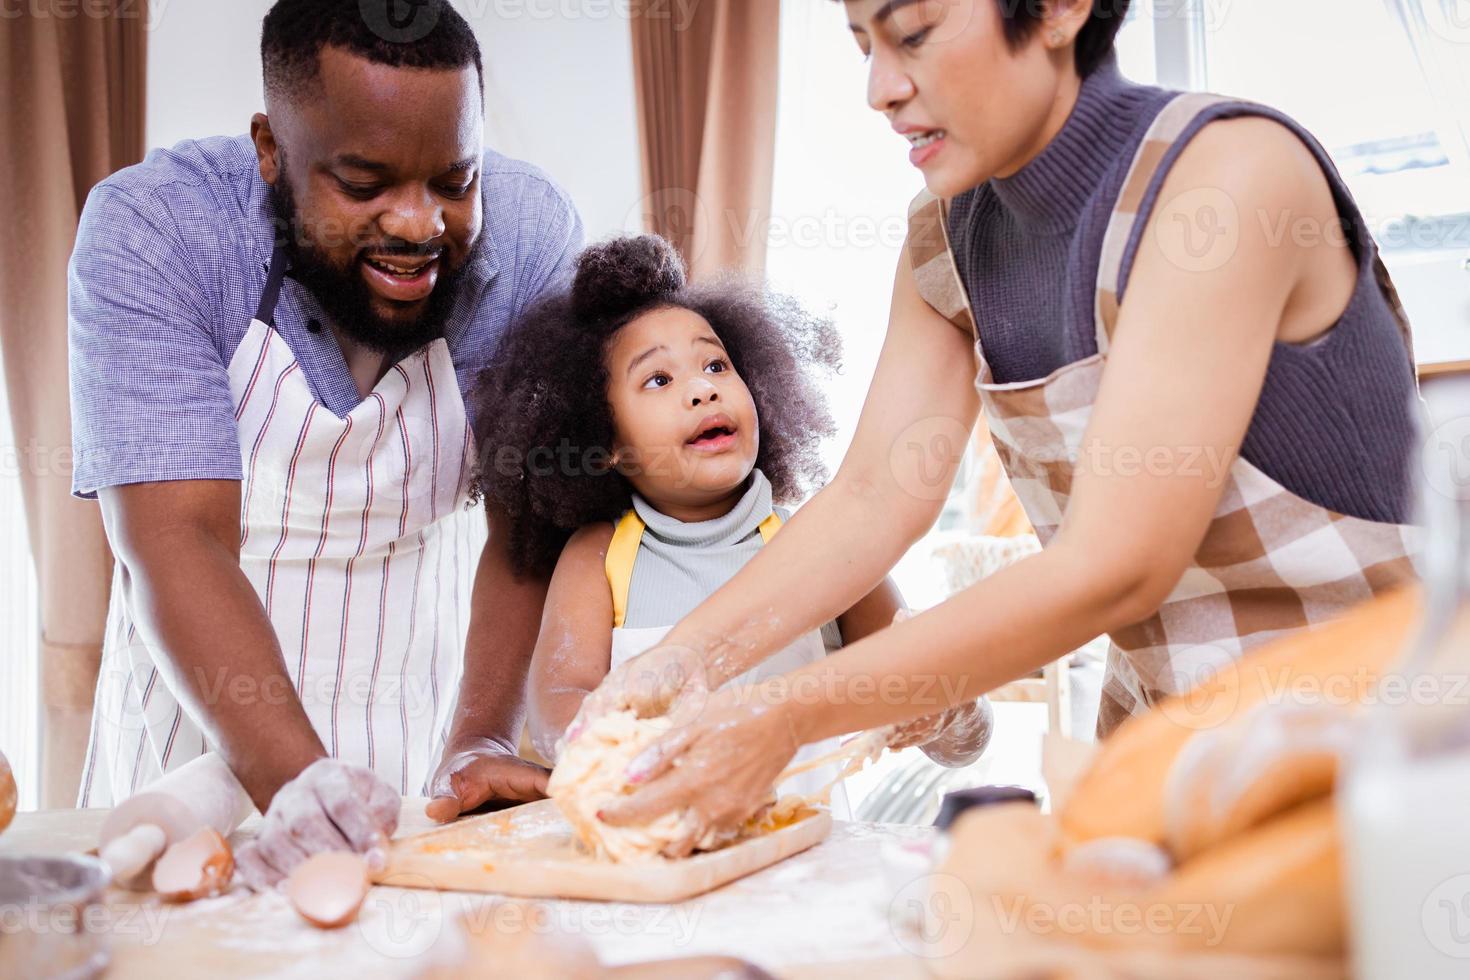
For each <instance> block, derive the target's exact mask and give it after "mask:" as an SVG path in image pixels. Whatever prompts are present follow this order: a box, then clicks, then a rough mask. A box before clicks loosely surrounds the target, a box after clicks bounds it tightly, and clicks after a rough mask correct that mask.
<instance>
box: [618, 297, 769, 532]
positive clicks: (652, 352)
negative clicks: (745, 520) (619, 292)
mask: <svg viewBox="0 0 1470 980" xmlns="http://www.w3.org/2000/svg"><path fill="white" fill-rule="evenodd" d="M606 358H607V367H608V392H607V397H608V404H609V405H610V406H611V407H612V413H613V431H614V445H613V451H614V453H615V454H616V457H617V460H618V464H619V466H620V468H621V470H622V472H623V473H624V474H626V475H627V476H628V479H629V480H630V482H632V484H633V486H634V488H635V489H636V490H637V491H638V492H639V493H640V494H641V495H642V496H643V497H645V498H646V499H647V500H649V501H650V502H651V503H653V504H654V505H655V506H658V507H660V508H664V507H675V508H698V507H703V506H708V505H710V504H713V503H716V502H719V501H721V500H723V499H725V498H727V497H729V496H730V495H731V494H732V493H734V492H736V491H738V490H740V488H741V487H742V485H743V484H744V483H745V479H746V477H748V476H749V475H750V472H751V470H752V469H754V468H755V461H756V456H757V454H758V453H759V451H760V424H759V419H758V418H757V415H756V411H755V401H754V399H752V398H751V396H750V389H748V388H746V387H745V382H744V381H742V380H740V375H739V374H737V373H736V372H735V367H734V365H732V364H731V363H730V357H729V355H728V354H726V353H725V347H724V345H723V344H721V343H720V338H719V337H717V336H716V335H715V332H714V330H713V329H712V328H711V327H710V325H709V322H708V321H706V320H705V319H704V317H702V316H700V315H699V314H698V313H695V312H694V311H692V310H686V309H683V308H680V307H665V308H663V309H659V310H654V311H652V312H650V313H645V314H644V315H642V316H640V317H638V318H637V319H636V320H633V321H632V322H631V323H629V324H628V325H627V326H625V327H623V328H622V329H621V330H619V331H618V332H617V333H616V334H614V335H613V338H612V340H611V341H610V342H609V344H608V349H607V353H606ZM675 516H677V515H675Z"/></svg>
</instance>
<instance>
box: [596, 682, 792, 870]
mask: <svg viewBox="0 0 1470 980" xmlns="http://www.w3.org/2000/svg"><path fill="white" fill-rule="evenodd" d="M773 690H774V689H773V688H772V687H771V686H770V685H761V686H760V687H757V688H754V689H751V688H727V689H726V690H724V691H721V692H719V693H718V694H715V695H712V696H711V697H710V699H709V702H708V704H706V705H705V709H704V710H703V711H702V712H700V713H699V715H698V717H695V718H691V719H690V720H689V721H688V722H687V723H686V724H684V725H683V726H682V727H680V728H677V729H676V730H674V731H673V732H671V733H670V734H668V735H666V736H665V737H664V738H662V739H660V740H659V741H658V742H656V743H654V744H653V745H652V746H650V747H649V748H648V749H646V750H645V751H644V752H643V753H642V754H641V755H639V756H638V757H637V758H635V759H634V760H633V762H632V763H631V764H629V766H628V778H629V781H630V782H632V783H635V784H639V783H641V784H644V785H643V786H642V788H641V789H639V790H638V791H637V792H635V793H633V795H631V796H629V797H627V798H626V799H624V800H621V801H619V802H618V803H616V804H614V805H612V806H610V807H608V808H607V809H606V810H604V811H603V812H602V814H601V816H602V819H603V821H604V822H606V823H608V824H610V825H611V826H614V827H623V826H637V825H641V824H645V823H648V822H649V821H651V820H654V819H656V818H657V817H659V816H660V815H662V814H664V813H668V812H670V811H679V810H686V809H687V810H688V811H689V812H690V814H691V815H692V818H693V819H692V820H690V821H689V823H690V825H691V828H690V833H689V835H688V836H687V838H686V839H685V840H683V841H679V842H677V843H676V844H675V845H674V846H673V847H671V848H669V849H667V850H666V852H665V853H669V854H670V856H678V857H682V856H684V855H687V854H688V853H689V852H690V851H691V850H693V848H694V845H695V842H697V841H699V840H700V839H701V838H704V837H706V835H709V834H710V833H711V832H713V834H714V835H715V836H720V835H723V834H728V833H732V832H734V831H736V830H738V829H739V827H740V826H741V825H742V824H743V823H745V821H747V820H749V819H750V818H751V817H752V816H753V815H754V814H755V813H756V812H757V811H758V810H759V809H760V808H761V807H762V806H764V805H765V804H767V803H769V802H770V800H771V794H772V791H773V789H774V788H775V785H776V778H777V777H778V776H780V775H781V772H782V771H783V770H784V769H785V768H786V766H787V765H788V764H789V763H790V762H791V758H792V756H794V755H795V754H796V750H797V749H798V748H799V747H800V742H799V740H798V738H797V735H796V728H795V726H794V724H793V712H794V710H795V708H794V706H793V705H792V704H791V703H790V702H788V701H786V700H785V699H783V698H778V697H776V696H775V695H774V694H773V693H772V692H773Z"/></svg>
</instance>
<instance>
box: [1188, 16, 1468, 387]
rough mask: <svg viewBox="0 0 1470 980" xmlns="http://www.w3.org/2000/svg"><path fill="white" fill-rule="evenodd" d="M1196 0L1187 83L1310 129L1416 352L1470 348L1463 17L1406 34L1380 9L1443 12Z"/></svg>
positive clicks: (1449, 356)
mask: <svg viewBox="0 0 1470 980" xmlns="http://www.w3.org/2000/svg"><path fill="white" fill-rule="evenodd" d="M1200 2H1202V3H1203V5H1204V14H1203V16H1200V17H1197V18H1195V19H1194V21H1193V25H1192V26H1193V28H1194V30H1195V32H1196V33H1197V35H1198V39H1199V43H1198V44H1197V45H1196V46H1195V49H1196V50H1198V51H1200V52H1202V59H1203V64H1202V65H1201V66H1200V67H1199V70H1198V71H1197V72H1196V77H1197V78H1198V79H1199V80H1200V81H1201V82H1202V86H1201V87H1203V88H1206V89H1209V90H1211V91H1215V92H1223V93H1225V94H1228V95H1236V96H1241V97H1243V98H1247V99H1252V100H1255V101H1258V102H1265V103H1268V104H1270V105H1273V106H1275V107H1277V108H1279V109H1281V110H1282V111H1284V112H1286V113H1288V114H1290V115H1291V116H1293V117H1294V118H1296V119H1297V120H1298V121H1300V122H1301V123H1302V124H1303V125H1305V126H1306V127H1307V129H1308V130H1310V131H1311V132H1312V134H1313V135H1315V136H1316V137H1317V139H1318V140H1319V141H1320V142H1321V143H1322V145H1323V146H1325V147H1326V149H1327V151H1328V153H1330V154H1331V156H1332V158H1333V161H1334V162H1335V163H1336V165H1337V168H1338V170H1339V171H1340V172H1341V173H1342V175H1343V178H1344V179H1345V180H1346V181H1347V183H1348V186H1349V188H1350V189H1351V190H1352V192H1353V196H1354V197H1355V198H1356V199H1357V201H1358V205H1359V207H1361V208H1362V210H1363V213H1364V216H1365V217H1366V219H1367V221H1368V226H1369V228H1371V229H1372V231H1373V235H1374V237H1375V238H1376V239H1377V241H1378V244H1379V247H1380V249H1381V251H1382V254H1383V258H1384V262H1385V263H1386V264H1387V265H1388V267H1389V269H1390V271H1391V272H1392V273H1393V276H1394V279H1395V280H1396V282H1397V285H1398V288H1399V292H1400V294H1401V296H1402V297H1403V300H1404V305H1405V306H1406V308H1407V310H1408V313H1409V318H1410V320H1411V321H1412V323H1413V326H1414V333H1415V346H1416V354H1417V355H1418V358H1419V361H1420V363H1432V362H1435V361H1447V360H1462V359H1466V358H1470V274H1467V270H1466V268H1465V265H1464V263H1465V261H1466V258H1467V257H1470V150H1467V147H1466V144H1465V136H1464V132H1465V130H1464V127H1465V126H1466V124H1467V123H1466V118H1465V116H1466V115H1470V112H1467V105H1470V102H1467V100H1470V91H1467V90H1466V85H1467V84H1470V72H1467V71H1466V69H1465V67H1464V62H1463V59H1464V58H1465V50H1466V49H1465V47H1464V44H1465V42H1466V41H1470V29H1466V28H1467V27H1470V20H1467V21H1466V23H1465V24H1463V25H1456V24H1454V23H1453V22H1451V21H1438V20H1433V19H1431V20H1429V22H1428V23H1427V24H1426V27H1425V29H1424V30H1423V31H1422V32H1418V33H1415V32H1411V31H1410V30H1408V29H1406V27H1405V24H1404V22H1403V21H1401V20H1400V19H1399V18H1397V17H1395V16H1394V14H1393V13H1392V12H1391V10H1390V7H1394V8H1396V9H1399V10H1402V11H1405V16H1407V17H1409V18H1410V19H1411V20H1413V19H1415V18H1417V17H1420V16H1425V17H1434V16H1438V17H1445V16H1449V15H1448V13H1438V14H1436V13H1435V11H1434V10H1433V9H1431V8H1435V9H1437V8H1438V7H1439V5H1438V3H1437V0H1389V2H1388V3H1385V2H1384V0H1291V2H1290V3H1282V2H1280V0H1229V2H1226V0H1200ZM1451 6H1453V3H1451ZM1467 9H1470V8H1467ZM1446 10H1447V8H1446ZM1457 28H1458V35H1463V36H1457V34H1456V31H1457ZM1421 63H1422V66H1423V67H1421ZM1454 65H1457V66H1459V67H1458V71H1455V70H1454V69H1452V68H1451V69H1449V70H1446V69H1447V68H1448V66H1454ZM1426 72H1427V73H1428V74H1429V75H1431V76H1437V79H1438V80H1439V81H1440V82H1441V83H1442V84H1441V90H1440V91H1435V90H1433V89H1432V88H1431V86H1430V84H1429V83H1428V82H1427V81H1426ZM1457 113H1458V114H1459V115H1458V116H1457Z"/></svg>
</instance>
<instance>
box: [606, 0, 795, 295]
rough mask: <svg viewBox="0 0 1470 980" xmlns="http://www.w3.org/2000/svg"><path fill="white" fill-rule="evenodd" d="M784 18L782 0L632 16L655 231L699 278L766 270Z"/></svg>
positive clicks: (706, 3)
mask: <svg viewBox="0 0 1470 980" xmlns="http://www.w3.org/2000/svg"><path fill="white" fill-rule="evenodd" d="M780 13H781V4H780V0H687V2H684V3H670V2H669V0H640V2H637V3H635V4H634V5H633V18H632V28H633V71H634V76H635V81H636V87H637V93H638V124H639V129H640V135H641V138H642V148H643V191H644V194H645V197H644V200H643V221H644V227H646V228H647V229H648V230H650V231H655V232H658V233H659V234H661V235H663V236H664V237H665V238H667V239H669V240H670V241H672V242H673V243H674V244H675V245H676V246H678V248H679V250H680V252H682V253H683V255H684V257H685V259H686V261H687V262H688V264H689V267H690V273H691V275H692V277H693V278H696V279H697V278H700V277H702V276H705V275H708V274H709V273H711V272H714V271H717V270H720V269H724V268H737V269H740V270H741V271H743V272H745V273H747V274H750V275H754V276H759V275H760V274H761V273H762V271H763V270H764V267H765V257H766V231H767V224H768V222H769V220H770V211H771V174H772V167H773V163H774V157H775V142H776V82H777V68H778V54H779V34H780V30H779V29H780V20H781V17H780Z"/></svg>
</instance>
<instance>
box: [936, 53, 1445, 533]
mask: <svg viewBox="0 0 1470 980" xmlns="http://www.w3.org/2000/svg"><path fill="white" fill-rule="evenodd" d="M1175 94H1176V93H1174V92H1170V91H1166V90H1164V89H1160V88H1153V87H1150V86H1144V85H1137V84H1134V83H1132V82H1129V81H1128V80H1126V79H1125V78H1123V76H1122V75H1121V74H1119V72H1118V69H1117V65H1116V63H1115V62H1112V61H1109V62H1107V63H1105V64H1104V65H1102V66H1101V67H1099V68H1098V69H1097V70H1096V71H1095V72H1094V73H1093V74H1092V75H1089V76H1088V77H1087V78H1086V79H1085V80H1084V81H1083V84H1082V91H1081V94H1080V95H1079V96H1078V100H1077V105H1076V108H1075V109H1074V110H1073V111H1072V114H1071V116H1070V117H1069V118H1068V119H1067V122H1066V124H1065V125H1064V126H1063V127H1062V129H1061V131H1060V132H1059V133H1058V134H1057V136H1056V137H1055V138H1054V139H1053V140H1052V142H1051V143H1049V144H1048V145H1047V146H1046V148H1045V149H1043V150H1042V152H1041V153H1040V154H1038V155H1037V157H1036V158H1035V159H1034V160H1032V161H1031V162H1030V163H1028V164H1027V165H1026V166H1025V167H1023V168H1022V169H1021V170H1020V171H1018V172H1017V173H1015V174H1013V175H1012V176H1010V177H1006V178H998V179H995V180H991V181H988V182H986V183H984V184H981V185H980V186H979V187H976V188H973V189H972V190H969V191H965V192H964V193H961V194H959V195H957V196H956V197H955V199H954V200H953V201H952V202H951V205H950V214H949V225H948V231H949V236H950V241H951V243H952V245H953V251H954V256H955V264H956V266H957V268H958V270H959V274H960V278H961V279H962V280H963V281H964V284H965V288H966V291H967V292H968V293H969V297H970V303H971V306H972V308H973V311H974V315H975V321H976V325H977V328H978V329H979V332H980V342H981V346H982V347H983V348H984V351H985V357H986V360H987V361H988V362H989V364H990V367H991V370H992V371H993V373H994V375H995V381H996V382H997V383H1001V384H1008V383H1014V382H1020V381H1031V380H1035V379H1039V378H1045V377H1047V376H1048V375H1050V374H1051V373H1052V372H1053V371H1055V370H1057V369H1058V368H1061V367H1064V366H1066V365H1067V364H1071V363H1074V362H1076V361H1079V360H1082V359H1084V358H1087V357H1090V356H1091V355H1092V354H1094V353H1096V351H1097V340H1096V331H1095V329H1094V323H1093V310H1094V307H1093V301H1094V297H1095V295H1096V282H1097V268H1098V256H1099V254H1100V252H1101V249H1102V239H1103V235H1104V232H1105V231H1106V229H1107V222H1108V217H1109V215H1110V214H1111V212H1112V207H1113V203H1114V202H1115V200H1116V199H1117V196H1118V193H1119V191H1120V188H1121V186H1122V182H1123V179H1124V177H1125V175H1126V173H1127V170H1128V166H1129V164H1130V163H1131V161H1132V159H1133V156H1134V154H1135V152H1136V151H1137V148H1138V146H1139V143H1140V142H1141V141H1142V139H1143V137H1144V134H1145V133H1146V132H1147V130H1148V127H1149V125H1150V123H1152V122H1153V119H1154V117H1155V116H1157V115H1158V113H1159V111H1160V110H1161V109H1163V107H1164V106H1165V105H1166V104H1167V103H1168V102H1169V100H1170V99H1171V98H1172V97H1173V96H1174V95H1175ZM1241 115H1259V116H1265V117H1267V118H1270V119H1274V120H1276V121H1278V122H1280V123H1281V124H1282V125H1284V126H1286V127H1287V128H1288V129H1290V130H1291V131H1292V132H1293V133H1295V134H1296V135H1297V136H1298V137H1299V138H1300V139H1301V140H1302V141H1303V143H1305V144H1306V145H1307V146H1308V147H1309V148H1310V149H1311V150H1312V152H1313V154H1314V155H1315V156H1316V157H1317V159H1318V162H1319V163H1320V165H1321V167H1322V171H1323V173H1324V174H1325V175H1326V177H1327V180H1328V182H1329V183H1330V185H1331V187H1332V193H1333V196H1334V197H1335V199H1336V202H1337V207H1338V212H1339V214H1340V216H1341V217H1342V219H1343V223H1344V229H1345V230H1346V232H1347V234H1348V240H1349V242H1350V243H1351V246H1352V249H1353V252H1354V255H1355V256H1356V258H1357V260H1358V270H1359V275H1358V285H1357V289H1356V291H1355V292H1354V294H1353V296H1352V298H1351V300H1350V302H1349V304H1348V307H1347V309H1346V311H1345V312H1344V313H1343V315H1342V317H1341V319H1340V320H1339V321H1338V322H1337V324H1336V325H1335V326H1333V327H1332V328H1331V329H1330V330H1329V331H1328V332H1327V333H1326V334H1325V335H1324V336H1323V337H1321V338H1319V339H1317V340H1316V341H1314V342H1312V343H1309V344H1304V345H1294V344H1283V343H1277V344H1276V346H1275V348H1274V349H1273V351H1272V354H1271V359H1270V362H1269V365H1268V367H1267V371H1266V379H1265V384H1264V387H1263V389H1262V391H1261V396H1260V400H1259V402H1258V403H1257V405H1256V411H1255V416H1254V418H1253V419H1252V421H1251V424H1250V427H1249V429H1248V431H1247V433H1246V436H1245V439H1244V441H1243V443H1242V445H1241V449H1240V454H1241V456H1243V457H1244V458H1245V459H1247V460H1248V461H1250V462H1251V463H1253V464H1254V465H1255V466H1257V467H1258V468H1260V469H1261V470H1262V471H1263V472H1265V473H1266V474H1267V475H1268V476H1270V477H1271V478H1273V479H1274V480H1276V481H1277V482H1278V483H1280V484H1281V485H1282V486H1284V487H1285V488H1286V489H1288V490H1290V491H1291V492H1292V493H1295V494H1296V495H1297V496H1299V497H1302V498H1304V499H1306V500H1308V501H1310V502H1312V503H1315V504H1317V505H1319V506H1322V507H1326V508H1328V509H1329V510H1333V511H1337V512H1338V513H1341V514H1347V515H1350V516H1353V517H1359V518H1362V519H1364V520H1371V521H1383V522H1389V523H1398V524H1401V523H1407V522H1408V521H1409V520H1410V519H1411V516H1412V515H1411V509H1412V508H1411V499H1412V494H1411V489H1410V488H1411V481H1410V463H1411V459H1412V456H1411V453H1412V447H1413V445H1414V442H1415V438H1416V437H1415V432H1416V427H1415V426H1416V423H1415V410H1414V407H1413V406H1414V401H1415V399H1414V393H1415V385H1414V366H1413V363H1412V358H1411V357H1410V354H1409V352H1408V350H1407V348H1406V346H1405V344H1404V342H1403V340H1402V337H1401V333H1400V328H1399V324H1398V321H1397V320H1396V318H1395V315H1394V312H1393V308H1392V306H1391V305H1390V303H1389V301H1388V299H1387V298H1386V297H1385V295H1384V293H1383V291H1382V289H1381V288H1380V287H1379V284H1378V282H1377V279H1376V277H1375V275H1374V259H1375V257H1376V255H1377V250H1376V245H1375V244H1374V242H1373V238H1372V235H1371V234H1370V232H1369V230H1368V228H1367V225H1366V223H1365V222H1364V220H1363V217H1362V215H1361V213H1360V212H1359V210H1358V208H1357V205H1356V204H1355V203H1354V202H1353V199H1352V196H1351V194H1350V193H1349V192H1348V188H1347V186H1346V184H1345V183H1344V182H1343V180H1342V178H1341V176H1340V175H1339V174H1338V172H1337V170H1336V169H1335V168H1334V166H1333V164H1332V161H1331V159H1330V158H1329V157H1328V155H1327V152H1326V151H1325V150H1324V149H1323V148H1322V147H1321V146H1320V145H1319V144H1318V143H1317V141H1316V140H1315V139H1313V138H1312V137H1311V135H1310V134H1308V133H1307V132H1306V131H1305V130H1304V129H1303V128H1302V127H1301V125H1300V124H1298V123H1297V122H1295V121H1294V120H1292V119H1290V118H1289V117H1287V116H1285V115H1283V114H1281V113H1279V112H1277V111H1276V110H1274V109H1270V108H1267V107H1265V106H1260V105H1256V104H1254V103H1247V102H1227V103H1224V104H1221V105H1217V106H1214V107H1212V108H1210V109H1208V110H1206V111H1205V112H1203V113H1201V114H1200V115H1199V116H1198V117H1197V118H1196V119H1195V120H1194V122H1193V124H1192V125H1191V126H1190V127H1189V128H1188V129H1187V130H1186V131H1185V132H1184V134H1183V135H1182V136H1181V138H1180V139H1179V140H1178V142H1177V143H1176V144H1175V146H1174V147H1173V148H1172V149H1171V151H1170V153H1169V154H1168V155H1167V156H1166V158H1165V159H1164V161H1163V164H1162V165H1161V166H1160V168H1159V172H1158V175H1157V177H1156V178H1155V180H1154V182H1153V184H1152V185H1151V186H1150V187H1149V189H1148V192H1147V193H1146V194H1145V196H1144V199H1143V203H1142V205H1141V206H1140V208H1139V219H1138V223H1137V225H1136V227H1135V228H1134V231H1133V235H1132V237H1131V239H1130V241H1129V243H1128V248H1127V252H1126V254H1125V257H1124V260H1123V266H1122V275H1121V280H1120V295H1119V300H1120V301H1121V300H1122V298H1123V293H1124V291H1126V289H1127V283H1128V276H1129V273H1130V271H1131V269H1132V265H1133V259H1134V256H1135V255H1136V253H1137V250H1138V242H1139V239H1140V237H1141V236H1142V234H1143V230H1144V227H1145V225H1146V224H1147V219H1148V215H1149V214H1150V213H1151V211H1152V209H1153V206H1154V204H1155V202H1156V200H1157V198H1158V194H1159V190H1160V188H1161V186H1162V184H1163V181H1164V178H1165V177H1166V175H1167V174H1168V171H1169V169H1170V167H1171V166H1172V165H1173V163H1174V160H1175V159H1177V158H1178V154H1179V153H1180V152H1182V150H1183V149H1184V147H1185V145H1186V144H1187V143H1188V142H1189V140H1190V139H1191V138H1192V137H1193V136H1194V135H1195V134H1196V133H1197V132H1199V130H1200V129H1201V128H1203V127H1204V126H1205V125H1207V124H1208V123H1210V122H1212V121H1214V120H1217V119H1225V118H1230V117H1232V116H1241Z"/></svg>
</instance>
